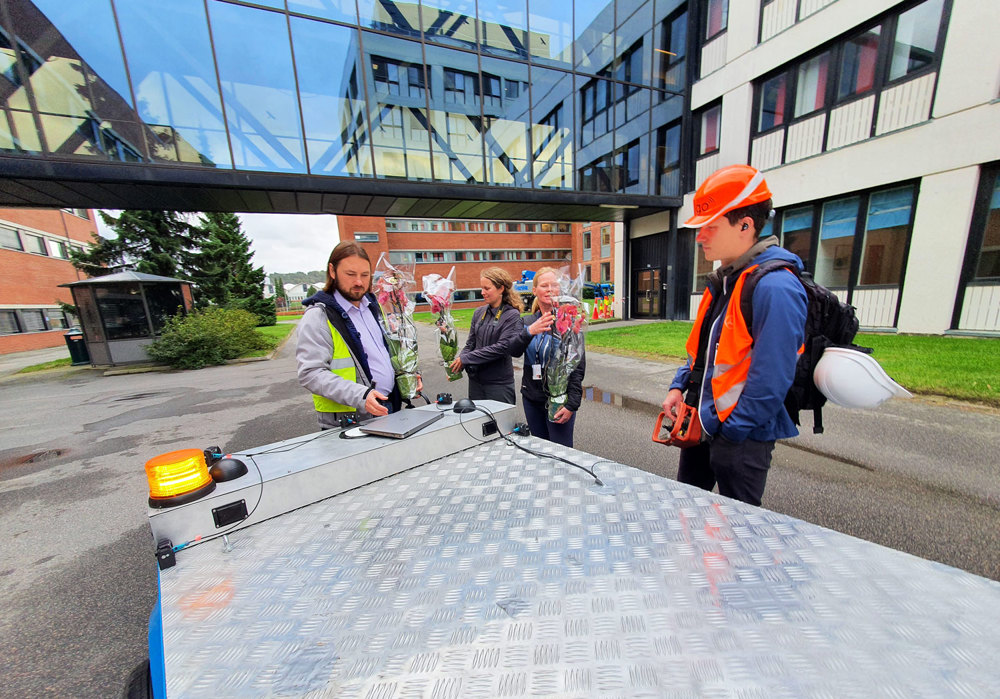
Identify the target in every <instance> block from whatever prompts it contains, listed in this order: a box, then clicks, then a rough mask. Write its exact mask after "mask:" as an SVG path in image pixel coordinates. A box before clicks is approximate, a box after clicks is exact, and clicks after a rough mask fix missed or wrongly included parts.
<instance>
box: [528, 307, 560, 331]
mask: <svg viewBox="0 0 1000 699" xmlns="http://www.w3.org/2000/svg"><path fill="white" fill-rule="evenodd" d="M555 319H556V317H555V316H554V315H553V314H552V312H551V311H550V312H549V313H543V314H542V315H540V316H539V317H538V320H536V321H535V322H534V323H532V324H531V325H529V326H528V334H529V335H541V334H542V333H546V332H548V331H549V329H550V328H551V327H552V323H553V322H555Z"/></svg>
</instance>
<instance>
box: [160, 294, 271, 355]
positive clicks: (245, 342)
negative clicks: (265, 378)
mask: <svg viewBox="0 0 1000 699" xmlns="http://www.w3.org/2000/svg"><path fill="white" fill-rule="evenodd" d="M258 320H259V319H258V317H257V316H256V315H255V314H253V313H250V312H249V311H243V310H238V309H227V308H207V309H205V310H203V311H194V312H193V313H190V314H188V315H176V316H173V317H172V318H170V319H169V320H167V322H166V325H164V327H163V334H162V335H161V336H160V338H159V339H158V340H157V341H156V342H154V343H153V344H151V345H150V346H149V347H148V348H147V351H148V352H149V356H150V357H152V358H153V359H154V360H155V361H157V362H162V363H163V364H169V365H170V366H172V367H174V368H175V369H201V368H202V367H204V366H209V365H212V364H224V363H225V362H226V360H228V359H235V358H236V357H239V356H240V355H242V354H244V353H245V352H250V351H253V350H259V349H266V347H267V340H266V338H264V337H263V336H262V335H261V334H260V333H258V332H257V331H256V330H254V328H255V327H257V323H258Z"/></svg>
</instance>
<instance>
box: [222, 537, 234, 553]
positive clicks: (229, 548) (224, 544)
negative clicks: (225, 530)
mask: <svg viewBox="0 0 1000 699" xmlns="http://www.w3.org/2000/svg"><path fill="white" fill-rule="evenodd" d="M232 550H233V545H232V544H231V543H229V535H228V534H223V535H222V552H223V553H229V552H230V551H232Z"/></svg>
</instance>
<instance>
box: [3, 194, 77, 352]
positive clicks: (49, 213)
mask: <svg viewBox="0 0 1000 699" xmlns="http://www.w3.org/2000/svg"><path fill="white" fill-rule="evenodd" d="M96 231H97V225H96V223H95V221H94V218H93V212H90V211H88V210H86V209H62V210H60V209H0V354H8V353H10V352H23V351H25V350H33V349H42V348H45V347H57V346H59V345H63V344H65V340H64V339H63V333H65V331H66V328H68V327H70V326H71V325H72V324H74V323H75V322H76V319H75V318H73V317H71V316H70V317H68V316H67V315H66V314H64V313H63V312H62V310H60V308H59V301H64V302H66V303H72V302H73V297H72V295H71V294H70V290H69V289H61V288H59V285H60V284H66V283H68V282H75V281H78V280H80V279H85V278H86V276H85V275H83V274H81V273H80V272H78V271H77V270H76V268H74V267H73V265H72V264H71V263H70V262H69V250H70V249H71V248H77V249H82V248H84V247H87V246H88V245H89V244H90V243H91V236H92V234H93V233H95V232H96Z"/></svg>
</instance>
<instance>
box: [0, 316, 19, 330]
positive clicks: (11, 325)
mask: <svg viewBox="0 0 1000 699" xmlns="http://www.w3.org/2000/svg"><path fill="white" fill-rule="evenodd" d="M19 332H21V326H20V325H18V322H17V313H16V312H15V311H0V335H13V334H14V333H19Z"/></svg>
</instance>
